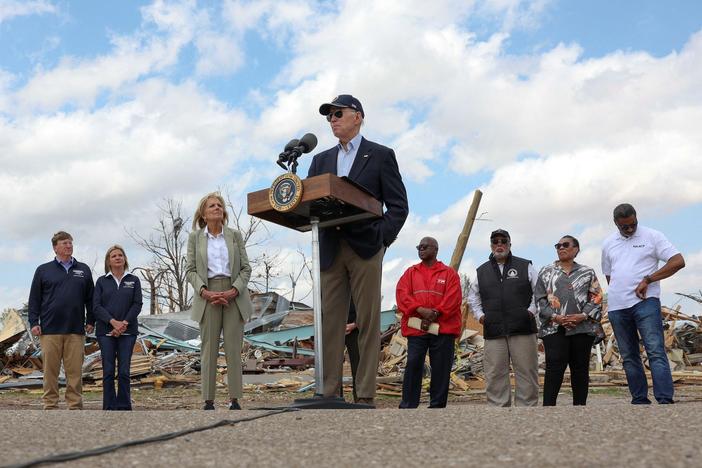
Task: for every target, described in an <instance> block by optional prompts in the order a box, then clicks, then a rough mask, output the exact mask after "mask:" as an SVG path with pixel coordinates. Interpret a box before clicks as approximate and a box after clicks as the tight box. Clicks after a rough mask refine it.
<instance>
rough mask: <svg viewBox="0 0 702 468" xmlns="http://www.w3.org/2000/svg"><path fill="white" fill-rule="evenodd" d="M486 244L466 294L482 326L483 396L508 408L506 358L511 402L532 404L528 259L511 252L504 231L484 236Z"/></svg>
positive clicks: (534, 380)
mask: <svg viewBox="0 0 702 468" xmlns="http://www.w3.org/2000/svg"><path fill="white" fill-rule="evenodd" d="M490 247H491V250H492V253H491V254H490V258H489V260H488V261H487V262H485V263H483V264H482V265H480V267H478V269H477V271H476V273H477V275H476V278H475V280H474V281H473V282H472V283H471V285H470V289H469V292H468V304H469V305H470V308H471V310H472V311H473V316H474V317H475V318H476V319H477V320H478V321H480V323H481V324H482V325H483V336H484V337H485V356H484V358H483V368H484V371H485V380H486V388H485V393H486V395H487V400H488V403H489V404H491V405H493V406H511V404H512V388H511V385H510V381H509V370H510V362H511V364H512V368H513V369H514V376H515V381H516V389H515V395H514V405H515V406H536V405H537V403H538V399H539V377H538V367H539V361H538V357H537V354H536V332H537V329H536V320H535V318H534V316H535V315H536V307H535V305H534V299H533V293H532V292H533V290H534V286H535V285H536V279H537V278H536V272H535V271H534V267H533V266H532V265H531V260H525V259H523V258H519V257H515V256H513V255H512V252H511V251H510V249H511V247H512V244H511V240H510V236H509V233H508V232H507V231H505V230H504V229H498V230H496V231H493V232H492V234H490Z"/></svg>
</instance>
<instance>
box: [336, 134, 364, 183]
mask: <svg viewBox="0 0 702 468" xmlns="http://www.w3.org/2000/svg"><path fill="white" fill-rule="evenodd" d="M361 138H363V137H362V136H361V134H360V133H359V134H358V135H356V136H355V137H353V138H352V139H351V141H349V142H348V143H347V144H346V147H347V148H348V151H345V150H344V147H343V146H341V143H339V144H337V145H336V147H337V148H339V152H338V153H337V155H336V175H338V176H339V177H348V175H349V172H351V166H353V161H354V160H355V159H356V153H358V146H359V145H360V144H361Z"/></svg>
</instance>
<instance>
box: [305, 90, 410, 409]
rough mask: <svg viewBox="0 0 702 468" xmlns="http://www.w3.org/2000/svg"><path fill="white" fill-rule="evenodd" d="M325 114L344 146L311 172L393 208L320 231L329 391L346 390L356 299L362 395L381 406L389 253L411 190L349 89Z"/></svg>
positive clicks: (320, 157) (323, 156)
mask: <svg viewBox="0 0 702 468" xmlns="http://www.w3.org/2000/svg"><path fill="white" fill-rule="evenodd" d="M319 113H320V114H322V115H323V116H325V117H326V118H327V121H328V122H329V124H330V126H331V130H332V132H333V133H334V136H335V137H336V138H338V139H339V143H338V144H337V145H336V146H335V147H333V148H330V149H328V150H326V151H323V152H321V153H319V154H317V155H315V157H314V159H313V160H312V164H311V165H310V169H309V172H308V174H307V177H313V176H318V175H321V174H326V173H331V174H335V175H337V176H339V177H347V178H348V179H350V180H351V181H353V182H354V183H356V184H358V185H361V186H362V187H363V188H365V189H366V190H367V191H368V192H370V193H371V194H373V196H374V197H375V198H376V199H378V200H379V201H380V202H382V203H383V204H384V205H385V211H384V213H383V216H382V218H380V219H369V220H368V219H367V220H362V221H356V222H353V223H348V224H344V225H341V226H334V227H329V228H324V229H321V230H320V235H319V250H320V255H319V256H320V269H321V290H322V339H323V342H324V348H323V361H324V369H323V373H324V382H323V388H322V394H323V395H324V396H325V397H334V396H337V395H339V390H340V388H339V385H340V382H341V377H342V375H341V374H342V363H343V353H344V334H345V326H346V319H347V314H348V311H349V305H350V303H351V299H352V298H353V302H354V304H355V305H356V324H357V326H358V331H359V335H358V347H359V351H360V360H359V363H358V371H357V382H356V398H355V400H356V403H364V404H369V405H373V404H374V398H375V380H376V375H377V372H378V356H379V353H380V282H381V276H382V263H383V255H384V254H385V250H386V249H387V248H388V246H389V245H390V244H392V242H393V241H394V240H395V238H396V237H397V234H398V233H399V232H400V229H401V228H402V225H403V224H404V223H405V219H407V214H408V211H409V208H408V205H407V191H406V190H405V186H404V184H403V182H402V176H400V170H399V168H398V166H397V159H396V158H395V152H394V151H393V150H392V149H390V148H387V147H385V146H382V145H379V144H378V143H374V142H372V141H368V140H366V139H365V138H363V136H361V133H360V130H361V125H362V124H363V119H364V118H365V113H364V112H363V106H362V105H361V102H360V101H359V100H358V99H356V98H355V97H353V96H351V95H350V94H341V95H339V96H337V97H335V98H334V99H333V100H332V101H331V102H329V103H325V104H322V105H321V106H320V107H319ZM318 391H319V389H318Z"/></svg>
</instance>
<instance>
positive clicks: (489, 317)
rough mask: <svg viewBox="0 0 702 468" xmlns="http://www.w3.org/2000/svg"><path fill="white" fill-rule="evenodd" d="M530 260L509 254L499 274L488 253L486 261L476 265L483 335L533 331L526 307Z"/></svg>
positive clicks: (518, 333) (493, 260)
mask: <svg viewBox="0 0 702 468" xmlns="http://www.w3.org/2000/svg"><path fill="white" fill-rule="evenodd" d="M530 263H531V261H529V260H525V259H523V258H519V257H515V256H513V255H512V254H510V255H509V257H508V258H507V261H506V262H505V265H504V268H503V270H502V275H500V270H499V267H498V266H497V262H496V261H495V259H494V258H493V256H492V255H490V260H489V261H487V262H485V263H483V264H482V265H480V267H478V270H477V278H478V287H479V288H480V300H481V302H482V306H483V312H484V313H485V320H484V322H483V336H484V337H485V338H486V339H490V338H499V337H502V336H511V335H530V334H532V333H536V332H537V328H536V320H535V319H534V316H533V315H532V314H531V312H529V309H528V308H529V304H531V297H532V290H531V283H530V282H529V264H530Z"/></svg>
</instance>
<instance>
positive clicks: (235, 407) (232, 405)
mask: <svg viewBox="0 0 702 468" xmlns="http://www.w3.org/2000/svg"><path fill="white" fill-rule="evenodd" d="M229 409H230V410H240V409H241V406H240V405H239V402H238V401H232V402H231V403H230V404H229Z"/></svg>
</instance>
